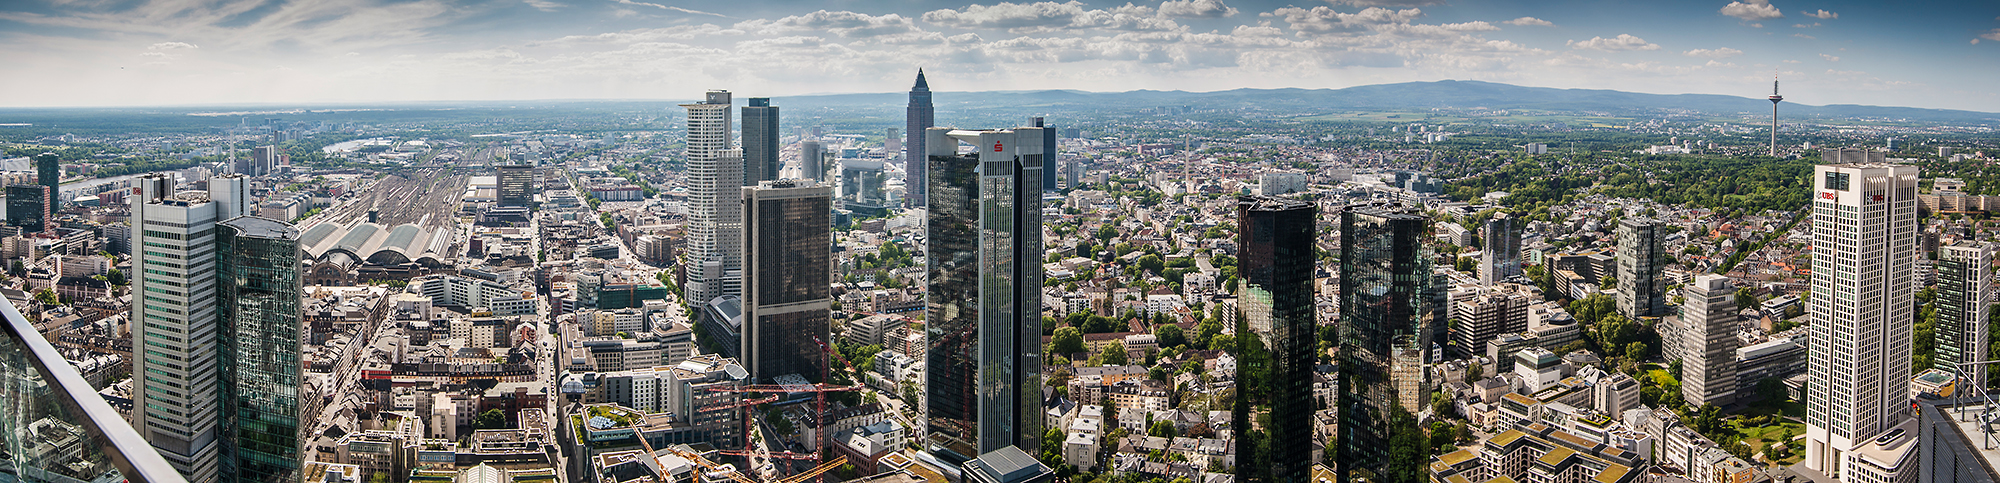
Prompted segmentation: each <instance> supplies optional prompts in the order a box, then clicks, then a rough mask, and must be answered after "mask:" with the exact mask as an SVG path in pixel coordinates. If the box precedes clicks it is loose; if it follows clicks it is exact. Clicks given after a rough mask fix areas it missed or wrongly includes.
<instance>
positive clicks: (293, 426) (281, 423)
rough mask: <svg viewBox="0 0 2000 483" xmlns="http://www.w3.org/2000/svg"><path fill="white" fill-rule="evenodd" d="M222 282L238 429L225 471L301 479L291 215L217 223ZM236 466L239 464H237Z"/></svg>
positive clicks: (244, 476)
mask: <svg viewBox="0 0 2000 483" xmlns="http://www.w3.org/2000/svg"><path fill="white" fill-rule="evenodd" d="M217 232H218V233H217V235H218V236H217V237H216V238H217V240H216V241H217V243H218V247H219V248H220V250H221V251H220V252H219V253H218V255H219V256H218V257H217V259H218V261H219V262H220V263H218V264H217V265H218V270H217V276H218V277H219V278H220V280H219V281H218V282H220V283H218V284H217V288H218V291H219V292H220V295H221V300H220V303H218V304H217V306H218V307H217V308H218V310H217V315H218V316H219V319H220V320H221V324H222V327H221V330H220V333H221V334H222V338H223V347H224V348H225V350H224V351H223V357H224V359H225V360H224V362H225V364H223V367H224V371H225V379H224V380H225V381H230V382H233V383H225V384H223V385H222V386H223V392H224V397H223V398H222V400H223V401H224V404H223V418H222V420H223V424H224V426H225V428H224V429H225V433H226V434H230V435H232V436H233V437H232V438H231V439H233V440H234V443H235V444H234V445H229V446H227V447H226V449H225V450H224V451H233V452H234V453H235V454H234V455H226V456H233V457H225V458H224V459H223V460H224V463H223V464H224V465H231V464H234V465H235V467H234V468H225V470H224V471H223V474H224V475H234V477H235V479H236V480H237V481H283V480H291V479H296V478H297V476H296V473H297V472H298V470H299V464H300V459H299V458H300V455H301V453H300V446H301V444H302V439H301V438H300V433H299V431H300V422H299V387H300V385H301V381H300V378H299V376H300V375H299V370H300V367H301V366H300V361H299V359H300V354H301V349H300V345H299V326H300V313H299V291H300V289H299V283H300V280H299V271H298V270H299V243H298V240H299V232H298V230H296V229H293V228H292V226H291V225H289V224H286V223H284V222H280V221H276V220H270V219H264V218H257V217H248V216H245V217H237V218H234V219H231V220H229V221H225V222H222V223H219V224H218V230H217ZM231 469H233V470H234V471H230V470H231Z"/></svg>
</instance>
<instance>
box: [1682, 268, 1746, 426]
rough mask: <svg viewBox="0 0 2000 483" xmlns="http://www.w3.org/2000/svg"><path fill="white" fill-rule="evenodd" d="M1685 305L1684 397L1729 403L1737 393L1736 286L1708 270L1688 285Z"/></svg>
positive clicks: (1698, 401) (1697, 401) (1694, 403)
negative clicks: (1709, 272)
mask: <svg viewBox="0 0 2000 483" xmlns="http://www.w3.org/2000/svg"><path fill="white" fill-rule="evenodd" d="M1683 293H1684V299H1685V300H1686V303H1685V305H1682V306H1681V321H1680V327H1682V328H1683V330H1682V332H1681V342H1680V343H1681V347H1682V354H1683V355H1682V359H1681V375H1682V376H1683V377H1686V378H1687V380H1685V381H1681V398H1682V399H1683V400H1685V401H1687V403H1688V405H1689V406H1693V407H1701V405H1703V404H1714V405H1716V406H1718V407H1720V406H1728V405H1729V403H1730V402H1732V401H1734V400H1735V397H1736V346H1737V345H1738V344H1737V343H1736V329H1737V325H1738V324H1737V315H1736V288H1735V287H1734V286H1732V285H1730V284H1729V277H1725V276H1722V275H1715V274H1706V275H1702V276H1698V277H1695V278H1694V283H1691V284H1688V286H1687V288H1686V289H1685V291H1684V292H1683Z"/></svg>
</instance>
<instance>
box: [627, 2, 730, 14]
mask: <svg viewBox="0 0 2000 483" xmlns="http://www.w3.org/2000/svg"><path fill="white" fill-rule="evenodd" d="M611 1H613V2H618V3H622V4H626V5H632V6H638V7H653V8H657V9H661V10H671V11H675V12H680V13H690V14H695V15H712V16H716V17H722V18H729V16H728V15H723V14H719V13H715V12H703V11H700V10H689V9H685V8H681V7H675V6H671V5H661V4H657V3H646V2H636V1H633V0H611Z"/></svg>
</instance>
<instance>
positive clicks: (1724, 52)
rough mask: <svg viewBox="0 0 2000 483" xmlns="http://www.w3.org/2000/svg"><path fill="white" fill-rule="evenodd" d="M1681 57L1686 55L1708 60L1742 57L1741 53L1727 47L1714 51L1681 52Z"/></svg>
mask: <svg viewBox="0 0 2000 483" xmlns="http://www.w3.org/2000/svg"><path fill="white" fill-rule="evenodd" d="M1681 55H1686V56H1688V57H1707V58H1710V59H1727V58H1730V57H1735V56H1738V55H1743V51H1741V50H1736V49H1732V48H1728V47H1717V48H1714V49H1694V50H1690V51H1687V52H1681Z"/></svg>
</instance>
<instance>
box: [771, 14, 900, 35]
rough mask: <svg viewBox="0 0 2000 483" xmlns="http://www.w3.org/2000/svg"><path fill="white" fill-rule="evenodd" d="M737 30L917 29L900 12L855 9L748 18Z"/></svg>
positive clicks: (871, 31) (842, 32)
mask: <svg viewBox="0 0 2000 483" xmlns="http://www.w3.org/2000/svg"><path fill="white" fill-rule="evenodd" d="M736 28H737V29H739V30H745V31H751V32H757V33H760V34H775V33H784V32H830V33H832V34H834V35H838V36H841V37H850V38H852V37H862V38H865V37H878V36H883V35H896V34H907V33H911V32H920V31H921V29H918V28H917V25H916V23H915V22H912V21H910V19H908V18H904V17H903V16H902V15H897V14H893V13H892V14H888V15H882V16H874V15H869V14H865V13H855V12H846V11H841V12H829V11H826V10H820V11H817V12H813V13H808V14H805V15H793V16H790V17H785V18H780V19H777V20H764V19H757V20H747V21H743V22H738V23H737V24H736Z"/></svg>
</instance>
